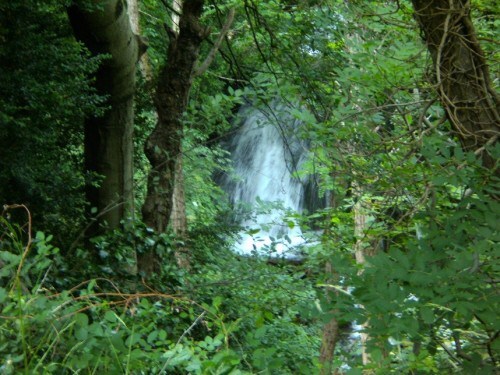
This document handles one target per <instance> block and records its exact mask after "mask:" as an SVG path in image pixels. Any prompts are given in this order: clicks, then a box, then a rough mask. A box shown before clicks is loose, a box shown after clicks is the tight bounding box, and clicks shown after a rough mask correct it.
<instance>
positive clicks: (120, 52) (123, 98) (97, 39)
mask: <svg viewBox="0 0 500 375" xmlns="http://www.w3.org/2000/svg"><path fill="white" fill-rule="evenodd" d="M93 5H95V6H96V8H94V9H93V10H87V9H83V8H80V7H78V6H76V5H72V6H71V7H69V8H68V15H69V18H70V21H71V24H72V27H73V30H74V33H75V36H76V38H77V39H79V40H81V41H82V42H83V43H84V44H85V45H86V47H87V48H88V49H89V50H90V51H91V52H92V54H94V55H100V54H108V55H109V56H110V57H109V58H107V59H106V60H104V61H103V62H102V64H101V66H100V68H99V70H98V72H97V76H96V83H95V85H96V88H97V90H98V92H99V94H101V95H103V96H106V97H107V105H108V106H109V108H108V109H107V110H106V111H105V113H104V114H103V115H102V116H100V117H93V118H88V119H86V121H85V132H84V134H85V142H84V154H85V168H86V170H87V171H89V172H95V173H97V174H98V175H100V176H102V177H103V181H102V183H101V184H100V185H99V186H97V187H96V186H93V185H88V187H87V192H86V194H87V200H88V202H89V204H90V206H91V207H96V208H97V210H98V214H97V216H96V218H97V221H96V225H94V227H93V228H92V229H90V231H89V233H88V234H87V235H88V236H89V235H94V234H96V233H97V231H98V229H99V228H98V225H97V224H106V225H107V226H108V228H110V229H116V228H119V227H120V221H121V220H123V219H125V218H126V217H127V216H128V215H131V214H132V210H133V170H132V166H133V139H132V135H133V119H134V107H133V104H134V102H133V100H134V92H135V64H136V62H137V60H138V59H139V57H140V55H141V54H142V53H143V52H144V51H145V45H144V44H143V43H142V42H141V39H140V38H139V37H138V36H137V35H135V34H134V33H133V32H132V29H131V27H130V22H129V17H128V15H127V7H126V1H125V0H109V1H97V0H96V1H94V2H93ZM97 6H99V7H97Z"/></svg>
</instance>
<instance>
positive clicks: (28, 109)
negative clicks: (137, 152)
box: [0, 0, 102, 243]
mask: <svg viewBox="0 0 500 375" xmlns="http://www.w3.org/2000/svg"><path fill="white" fill-rule="evenodd" d="M65 5H66V2H65V1H59V0H52V1H46V2H39V1H10V2H7V3H5V4H2V5H1V6H0V7H1V11H0V77H1V78H0V79H1V84H0V124H1V126H0V143H1V144H2V145H4V146H7V145H8V147H1V148H0V197H1V198H2V200H4V203H15V202H24V203H26V204H29V205H30V206H31V207H32V211H33V214H34V216H35V218H36V224H37V225H38V226H40V227H45V228H47V229H49V230H50V231H51V232H53V233H55V234H56V236H57V240H58V241H59V242H66V243H67V241H68V240H69V238H70V237H67V238H64V236H62V235H59V233H61V234H62V233H72V234H73V235H74V234H75V232H76V230H78V223H79V222H80V221H81V220H82V219H83V217H82V212H83V207H84V204H85V202H84V200H83V194H82V192H83V187H84V184H85V178H86V176H85V175H84V174H83V171H82V170H83V167H82V141H83V127H82V120H83V117H84V116H85V115H86V114H89V113H93V112H95V111H96V109H97V108H98V106H99V105H100V103H102V98H99V97H98V96H96V95H95V94H94V92H93V90H92V88H91V86H90V78H89V76H90V74H91V73H92V72H94V71H95V70H96V68H97V65H98V62H99V60H98V59H92V58H90V57H89V54H88V53H86V52H85V50H84V49H83V47H82V46H81V45H79V44H78V43H76V42H75V40H74V38H73V37H72V34H71V30H70V28H69V25H68V22H67V19H66V15H65V8H64V7H65ZM6 201H8V202H6Z"/></svg>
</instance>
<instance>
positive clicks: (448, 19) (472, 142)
mask: <svg viewBox="0 0 500 375" xmlns="http://www.w3.org/2000/svg"><path fill="white" fill-rule="evenodd" d="M412 3H413V7H414V10H415V17H416V19H417V21H418V23H419V25H420V29H421V31H422V34H423V37H424V39H425V43H426V44H427V48H428V50H429V52H430V54H431V57H432V60H433V63H434V70H435V72H434V75H435V80H436V86H437V91H438V94H439V97H440V100H441V104H442V105H443V107H444V108H445V110H446V113H447V116H448V119H449V120H450V122H451V124H452V126H453V129H454V131H455V132H456V134H457V136H458V137H459V139H460V141H461V143H462V145H463V147H464V149H465V150H470V151H474V152H475V153H476V154H477V155H478V156H480V157H481V158H482V161H483V165H484V166H485V167H486V168H489V169H491V170H493V171H494V173H495V174H496V175H497V176H498V175H499V171H500V169H499V168H498V165H497V160H496V158H494V157H492V156H491V155H490V154H489V153H488V152H487V150H485V148H486V146H488V145H493V144H495V143H496V142H498V135H499V132H500V116H499V111H498V96H497V93H496V92H495V90H494V88H493V86H492V84H491V80H490V76H489V70H488V65H487V63H486V59H485V56H484V53H483V51H482V49H481V46H480V45H479V41H478V38H477V35H476V32H475V30H474V26H473V25H472V21H471V15H470V12H471V9H470V1H466V0H412Z"/></svg>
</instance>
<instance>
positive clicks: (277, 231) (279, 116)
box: [221, 102, 307, 258]
mask: <svg viewBox="0 0 500 375" xmlns="http://www.w3.org/2000/svg"><path fill="white" fill-rule="evenodd" d="M289 111H290V107H288V106H285V105H283V104H280V103H278V102H273V103H271V104H270V105H269V106H268V107H264V108H255V107H252V106H247V107H244V108H242V109H241V110H240V111H239V113H238V117H239V118H240V119H242V122H241V124H240V126H239V127H237V130H236V131H235V132H234V134H233V135H232V137H231V139H230V140H229V141H228V145H227V149H228V151H229V152H230V154H231V160H232V163H233V168H234V175H232V176H224V177H223V178H222V181H221V186H222V187H223V189H224V190H225V191H226V192H227V194H228V196H229V198H230V200H231V202H232V203H233V205H234V206H235V207H239V208H240V215H239V217H238V221H239V222H240V224H241V225H242V226H243V227H244V228H246V229H245V230H244V231H243V232H242V233H240V240H239V241H238V243H236V244H235V248H234V250H235V251H236V252H237V253H239V254H242V255H249V254H255V253H256V254H258V255H270V256H280V257H285V258H296V257H297V256H298V250H297V247H298V246H299V245H302V244H304V238H303V234H302V231H301V229H300V227H299V225H298V224H297V222H296V221H295V220H294V219H293V218H291V217H290V216H289V215H287V213H289V214H290V213H301V212H302V211H303V209H304V192H305V182H304V181H301V179H299V178H297V177H296V172H297V170H299V169H300V167H301V165H302V163H303V162H304V160H305V158H306V155H307V147H306V143H305V142H304V141H303V140H301V139H299V137H298V135H297V134H298V130H299V127H300V125H301V124H300V121H298V120H297V119H295V118H294V117H293V116H292V115H291V114H290V113H289ZM302 180H304V179H302ZM244 207H247V208H248V207H250V208H251V209H252V212H254V215H253V216H252V217H248V216H245V215H244V211H243V208H244Z"/></svg>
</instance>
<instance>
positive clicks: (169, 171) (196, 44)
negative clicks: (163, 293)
mask: <svg viewBox="0 0 500 375" xmlns="http://www.w3.org/2000/svg"><path fill="white" fill-rule="evenodd" d="M202 9H203V0H191V1H186V2H184V4H183V6H182V14H181V16H180V19H179V33H175V32H174V31H173V30H169V37H170V43H169V47H168V51H167V63H166V65H165V66H164V67H163V68H162V70H161V72H160V75H159V77H158V86H157V89H156V95H155V106H156V110H157V112H158V122H157V124H156V127H155V129H154V130H153V132H152V133H151V135H150V136H149V137H148V139H147V141H146V145H145V147H144V151H145V154H146V157H147V158H148V160H149V161H150V163H151V167H152V168H151V172H150V174H149V176H148V188H147V195H146V201H145V203H144V206H143V207H142V215H143V220H144V222H145V223H146V225H147V226H149V227H151V228H152V229H153V230H155V231H156V232H157V233H162V232H164V231H165V229H166V228H167V225H168V223H169V218H170V215H171V212H172V194H173V191H174V184H175V171H176V165H177V159H178V155H179V154H180V152H181V141H182V137H183V129H182V122H181V119H182V115H183V113H184V111H185V109H186V106H187V102H188V97H189V91H190V89H191V84H192V78H193V77H192V73H193V68H194V66H195V63H196V61H197V58H198V52H199V48H200V44H201V42H202V41H203V39H205V38H206V36H207V34H208V30H207V29H206V28H204V27H202V26H201V24H200V16H201V13H202ZM159 261H160V259H159V257H158V256H157V254H154V253H146V254H142V255H140V257H139V269H140V270H141V271H142V272H144V273H145V274H149V273H151V272H155V271H157V270H158V269H159Z"/></svg>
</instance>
